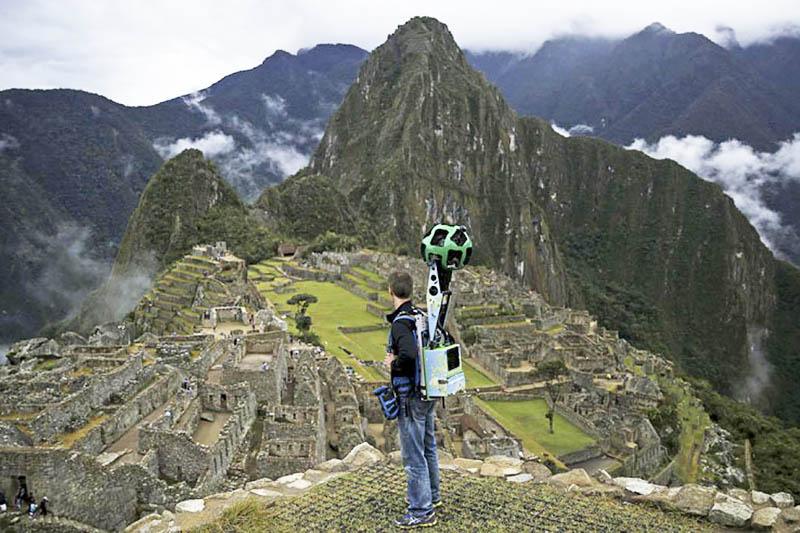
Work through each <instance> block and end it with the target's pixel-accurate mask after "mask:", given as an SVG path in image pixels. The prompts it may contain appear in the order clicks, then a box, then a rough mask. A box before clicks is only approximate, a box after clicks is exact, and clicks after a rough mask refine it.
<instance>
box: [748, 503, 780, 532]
mask: <svg viewBox="0 0 800 533" xmlns="http://www.w3.org/2000/svg"><path fill="white" fill-rule="evenodd" d="M780 514H781V510H780V509H778V508H777V507H764V508H763V509H759V510H758V511H756V512H754V513H753V516H752V518H751V519H750V527H752V528H753V529H772V526H774V525H775V523H776V522H777V521H778V516H780Z"/></svg>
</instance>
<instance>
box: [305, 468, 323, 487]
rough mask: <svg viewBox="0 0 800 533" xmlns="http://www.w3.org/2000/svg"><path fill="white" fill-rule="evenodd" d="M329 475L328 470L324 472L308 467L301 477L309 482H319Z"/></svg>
mask: <svg viewBox="0 0 800 533" xmlns="http://www.w3.org/2000/svg"><path fill="white" fill-rule="evenodd" d="M329 477H330V472H325V471H323V470H314V469H313V468H312V469H309V470H306V472H305V474H303V479H305V480H306V481H310V482H311V483H319V482H321V481H325V480H326V479H328V478H329Z"/></svg>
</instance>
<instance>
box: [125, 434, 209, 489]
mask: <svg viewBox="0 0 800 533" xmlns="http://www.w3.org/2000/svg"><path fill="white" fill-rule="evenodd" d="M144 450H155V451H156V454H157V455H158V474H159V477H162V478H164V479H166V480H168V481H170V482H177V481H185V482H186V483H188V484H190V485H195V484H196V483H197V481H198V479H200V476H201V475H202V474H203V473H204V472H205V471H206V470H207V469H208V463H209V457H210V450H209V448H208V446H204V445H202V444H198V443H196V442H195V441H194V440H192V437H191V435H189V434H188V433H186V432H184V431H171V430H160V429H156V428H153V427H152V426H146V427H142V428H139V451H140V452H142V451H144Z"/></svg>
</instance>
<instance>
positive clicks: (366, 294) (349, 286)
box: [336, 279, 378, 302]
mask: <svg viewBox="0 0 800 533" xmlns="http://www.w3.org/2000/svg"><path fill="white" fill-rule="evenodd" d="M336 285H338V286H339V287H341V288H343V289H344V290H346V291H348V292H351V293H353V294H355V295H356V296H359V297H361V298H364V299H365V300H371V301H373V302H377V301H378V293H377V292H373V291H365V290H364V289H362V288H361V287H359V286H358V285H356V284H355V283H353V282H352V281H349V280H347V279H341V280H339V281H337V282H336Z"/></svg>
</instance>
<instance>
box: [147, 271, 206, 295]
mask: <svg viewBox="0 0 800 533" xmlns="http://www.w3.org/2000/svg"><path fill="white" fill-rule="evenodd" d="M156 287H159V288H160V287H165V288H166V287H169V288H170V290H171V291H172V292H175V291H181V292H192V293H194V291H195V290H196V289H197V282H196V281H194V280H192V281H187V280H185V279H180V278H178V277H176V276H174V275H173V274H172V273H171V272H170V273H169V274H166V275H165V276H163V277H162V278H161V279H160V280H159V281H158V283H156Z"/></svg>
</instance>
